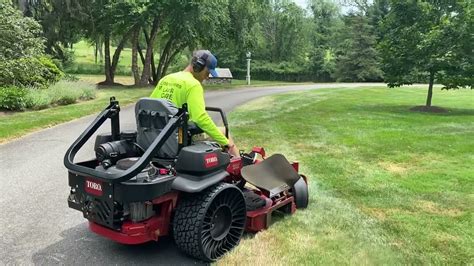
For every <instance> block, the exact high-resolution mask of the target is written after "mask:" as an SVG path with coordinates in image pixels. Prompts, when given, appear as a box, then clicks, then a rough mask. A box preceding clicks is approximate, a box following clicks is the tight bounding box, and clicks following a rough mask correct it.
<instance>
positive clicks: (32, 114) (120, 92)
mask: <svg viewBox="0 0 474 266" xmlns="http://www.w3.org/2000/svg"><path fill="white" fill-rule="evenodd" d="M151 90H152V88H127V87H117V88H104V89H100V90H98V91H97V97H96V99H94V100H90V101H84V102H80V103H77V104H71V105H65V106H57V107H53V108H49V109H45V110H41V111H26V112H15V113H9V114H3V115H0V143H1V142H5V141H8V140H10V139H12V138H15V137H20V136H23V135H25V134H26V133H29V132H32V131H35V130H38V129H42V128H46V127H50V126H53V125H57V124H60V123H63V122H67V121H70V120H73V119H75V118H80V117H82V116H85V115H89V114H96V113H98V112H99V111H101V110H103V109H104V108H105V107H106V106H107V104H108V102H109V98H110V97H111V96H115V97H116V98H117V99H118V100H119V101H120V104H121V105H126V104H130V103H134V102H136V101H137V100H138V99H139V98H141V97H146V96H148V95H150V93H151Z"/></svg>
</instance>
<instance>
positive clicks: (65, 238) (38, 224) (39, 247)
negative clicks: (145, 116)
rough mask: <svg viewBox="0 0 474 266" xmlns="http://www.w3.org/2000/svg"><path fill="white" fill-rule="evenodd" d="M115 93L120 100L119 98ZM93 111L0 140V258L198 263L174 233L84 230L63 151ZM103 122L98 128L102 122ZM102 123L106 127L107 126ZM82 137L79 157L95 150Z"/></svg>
mask: <svg viewBox="0 0 474 266" xmlns="http://www.w3.org/2000/svg"><path fill="white" fill-rule="evenodd" d="M360 86H383V84H380V83H379V84H334V83H332V84H311V85H294V86H280V87H267V88H262V87H260V88H248V89H233V90H225V91H224V90H222V91H210V92H207V93H206V104H207V105H208V106H216V107H221V108H223V109H224V111H226V112H229V111H230V110H232V109H233V108H234V107H236V106H237V105H240V104H242V103H244V102H246V101H249V100H252V99H255V98H258V97H261V96H265V95H269V94H275V93H281V92H288V91H295V90H312V89H319V88H336V87H360ZM119 100H120V99H119ZM94 117H95V116H87V117H84V118H81V119H77V120H74V121H71V122H68V123H64V124H61V125H58V126H55V127H52V128H49V129H45V130H41V131H38V132H35V133H33V134H30V135H27V136H25V137H22V138H20V139H17V140H14V141H11V142H9V143H5V144H2V145H0V236H1V241H0V264H3V265H4V264H7V265H8V264H41V265H50V264H63V265H64V264H65V265H71V264H81V265H84V264H87V265H98V264H99V265H102V264H152V263H153V264H196V263H199V262H197V261H195V260H193V259H191V258H188V257H186V256H184V255H183V254H182V253H180V252H179V251H178V250H177V249H176V246H175V245H174V243H173V241H172V239H170V238H163V239H161V241H159V242H158V243H149V244H144V245H138V246H126V245H121V244H117V243H114V242H112V241H110V240H107V239H104V238H102V237H100V236H97V235H95V234H93V233H91V232H89V230H88V228H87V222H86V220H85V219H84V218H83V217H82V214H81V213H80V212H78V211H76V210H73V209H69V208H68V206H67V196H68V193H69V187H68V184H67V171H66V169H65V168H64V166H63V156H64V153H65V151H66V149H67V148H68V147H69V145H70V144H71V143H72V142H73V141H74V140H75V139H76V138H77V137H78V136H79V134H80V133H81V132H82V131H83V130H84V129H85V128H86V127H87V125H88V124H89V123H90V122H91V120H92V119H93V118H94ZM134 124H135V123H134V115H133V108H132V106H127V107H125V108H123V110H122V112H121V125H122V129H127V128H129V129H132V128H134ZM103 128H104V127H103ZM107 129H108V127H107V128H105V129H104V130H107ZM92 145H93V143H90V144H89V145H88V144H86V146H85V147H88V149H86V148H85V149H84V152H83V153H80V154H79V155H78V156H79V158H82V159H84V158H90V157H91V156H92V155H93V150H92Z"/></svg>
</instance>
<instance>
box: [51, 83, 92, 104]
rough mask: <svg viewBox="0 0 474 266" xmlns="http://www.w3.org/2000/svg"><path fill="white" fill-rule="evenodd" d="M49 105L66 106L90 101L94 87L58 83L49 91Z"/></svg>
mask: <svg viewBox="0 0 474 266" xmlns="http://www.w3.org/2000/svg"><path fill="white" fill-rule="evenodd" d="M48 91H49V94H50V95H51V103H52V104H59V105H67V104H71V103H75V102H76V101H77V100H90V99H94V98H95V86H94V85H91V84H89V83H86V82H81V81H78V82H69V81H60V82H58V83H56V84H54V85H53V86H51V87H50V88H49V89H48Z"/></svg>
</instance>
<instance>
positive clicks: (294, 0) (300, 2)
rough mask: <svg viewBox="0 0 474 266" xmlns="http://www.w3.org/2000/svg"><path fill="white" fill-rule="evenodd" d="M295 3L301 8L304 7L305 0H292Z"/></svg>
mask: <svg viewBox="0 0 474 266" xmlns="http://www.w3.org/2000/svg"><path fill="white" fill-rule="evenodd" d="M293 2H295V3H296V4H297V5H299V6H300V7H302V8H306V5H307V4H306V0H293Z"/></svg>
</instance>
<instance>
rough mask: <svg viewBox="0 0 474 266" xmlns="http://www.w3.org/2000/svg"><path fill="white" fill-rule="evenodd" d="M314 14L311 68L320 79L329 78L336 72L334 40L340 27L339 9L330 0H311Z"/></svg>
mask: <svg viewBox="0 0 474 266" xmlns="http://www.w3.org/2000/svg"><path fill="white" fill-rule="evenodd" d="M310 9H311V13H312V16H313V30H312V36H311V39H312V49H311V53H310V61H311V66H310V68H311V70H312V72H313V73H315V75H316V77H317V78H318V79H320V80H329V79H330V76H331V75H332V73H333V72H334V68H335V65H334V61H333V55H332V53H333V47H334V46H335V45H333V40H334V39H335V38H334V33H335V32H337V31H338V28H339V27H340V19H339V10H338V8H337V6H336V5H335V4H334V2H332V1H330V0H311V1H310Z"/></svg>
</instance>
